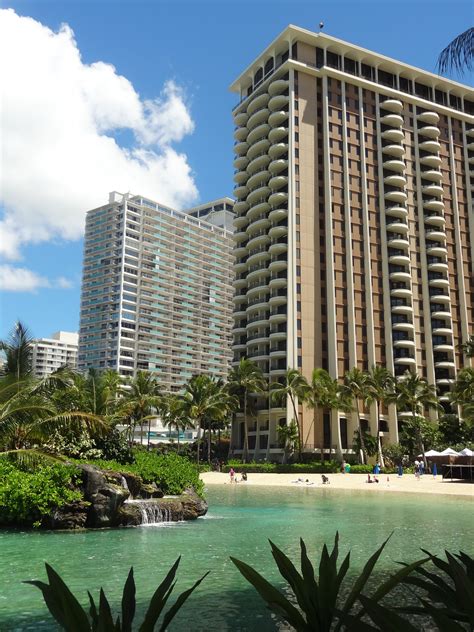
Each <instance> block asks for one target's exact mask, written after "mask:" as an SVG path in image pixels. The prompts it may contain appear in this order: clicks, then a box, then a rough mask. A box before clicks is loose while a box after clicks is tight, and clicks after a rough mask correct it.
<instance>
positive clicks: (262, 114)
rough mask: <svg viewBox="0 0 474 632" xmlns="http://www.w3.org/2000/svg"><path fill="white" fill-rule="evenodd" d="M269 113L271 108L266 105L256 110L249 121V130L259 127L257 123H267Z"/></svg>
mask: <svg viewBox="0 0 474 632" xmlns="http://www.w3.org/2000/svg"><path fill="white" fill-rule="evenodd" d="M269 114H270V110H269V109H268V108H265V107H263V108H260V110H256V111H255V112H254V113H253V114H252V116H251V117H250V118H249V120H248V121H247V129H248V130H249V132H250V131H251V130H253V129H254V128H255V127H257V125H260V124H261V123H265V122H266V121H267V119H268V115H269Z"/></svg>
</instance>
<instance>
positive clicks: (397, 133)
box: [382, 129, 405, 143]
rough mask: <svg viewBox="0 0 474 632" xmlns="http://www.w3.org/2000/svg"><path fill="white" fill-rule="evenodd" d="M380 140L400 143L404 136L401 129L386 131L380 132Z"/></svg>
mask: <svg viewBox="0 0 474 632" xmlns="http://www.w3.org/2000/svg"><path fill="white" fill-rule="evenodd" d="M382 138H385V139H386V140H391V141H393V142H395V143H401V142H402V141H404V140H405V134H404V133H403V131H402V130H401V129H386V130H385V131H384V132H382Z"/></svg>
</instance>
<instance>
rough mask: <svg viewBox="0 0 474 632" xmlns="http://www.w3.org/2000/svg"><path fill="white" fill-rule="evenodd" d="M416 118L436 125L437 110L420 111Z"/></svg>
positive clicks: (437, 118)
mask: <svg viewBox="0 0 474 632" xmlns="http://www.w3.org/2000/svg"><path fill="white" fill-rule="evenodd" d="M416 118H417V119H418V120H419V121H421V122H422V123H427V124H428V125H437V124H438V123H439V114H438V113H437V112H431V111H428V112H421V113H420V114H418V116H417V117H416Z"/></svg>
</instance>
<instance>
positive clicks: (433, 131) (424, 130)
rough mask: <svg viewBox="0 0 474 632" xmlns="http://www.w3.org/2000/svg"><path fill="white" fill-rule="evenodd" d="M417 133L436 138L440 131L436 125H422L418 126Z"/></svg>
mask: <svg viewBox="0 0 474 632" xmlns="http://www.w3.org/2000/svg"><path fill="white" fill-rule="evenodd" d="M418 134H420V135H421V136H424V137H425V138H438V136H439V134H440V131H439V127H437V126H436V125H424V126H423V127H419V128H418Z"/></svg>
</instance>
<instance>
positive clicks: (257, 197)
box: [247, 184, 270, 206]
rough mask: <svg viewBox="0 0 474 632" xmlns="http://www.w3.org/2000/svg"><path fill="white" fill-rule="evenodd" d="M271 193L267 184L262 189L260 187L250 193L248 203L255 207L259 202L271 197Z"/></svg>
mask: <svg viewBox="0 0 474 632" xmlns="http://www.w3.org/2000/svg"><path fill="white" fill-rule="evenodd" d="M269 193H270V187H268V186H267V185H266V184H265V185H263V186H261V187H258V188H257V189H254V190H253V191H250V193H249V194H248V195H247V202H248V203H249V204H250V206H253V205H254V204H256V203H257V202H260V201H263V200H264V199H265V198H266V197H267V196H268V195H269Z"/></svg>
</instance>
